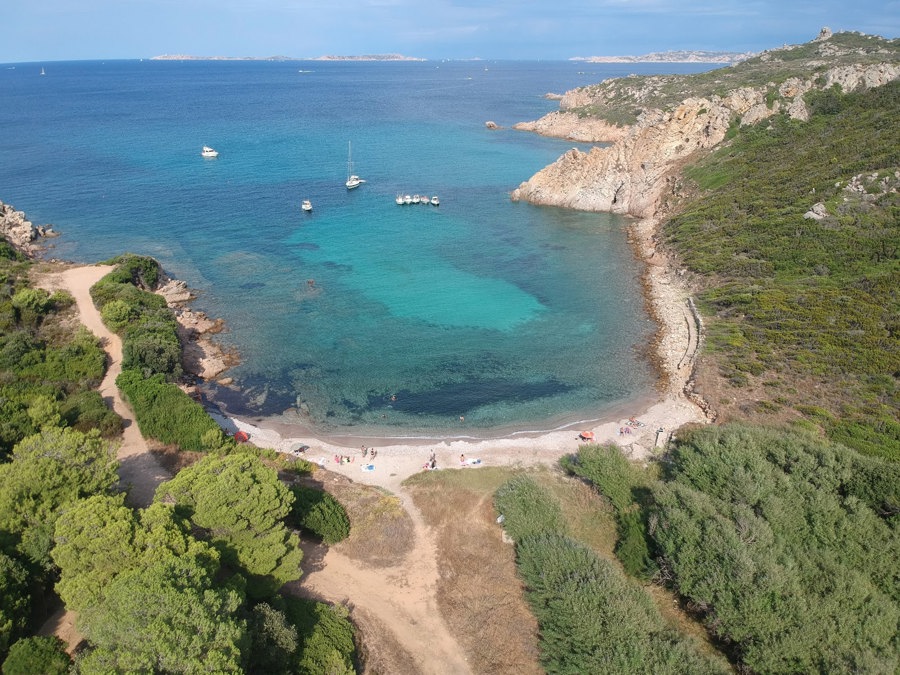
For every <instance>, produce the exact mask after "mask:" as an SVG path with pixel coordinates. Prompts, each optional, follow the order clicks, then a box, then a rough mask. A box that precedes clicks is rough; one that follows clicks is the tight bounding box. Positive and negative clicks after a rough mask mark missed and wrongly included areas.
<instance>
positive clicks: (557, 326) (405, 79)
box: [0, 60, 711, 437]
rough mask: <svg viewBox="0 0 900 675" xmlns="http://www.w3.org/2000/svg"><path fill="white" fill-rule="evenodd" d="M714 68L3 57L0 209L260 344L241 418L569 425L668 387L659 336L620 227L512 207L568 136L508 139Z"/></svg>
mask: <svg viewBox="0 0 900 675" xmlns="http://www.w3.org/2000/svg"><path fill="white" fill-rule="evenodd" d="M41 67H44V69H45V72H46V75H40V70H41ZM710 67H711V66H709V65H696V64H692V65H686V64H588V63H579V62H504V61H498V62H493V61H456V62H440V61H426V62H325V61H286V62H248V61H153V60H143V61H141V60H133V61H107V62H99V61H98V62H83V61H82V62H52V63H43V64H40V63H37V64H22V63H18V64H6V65H2V66H0V90H2V91H3V105H2V106H0V199H2V200H3V201H4V202H6V203H9V204H12V205H13V206H15V207H16V208H17V209H19V210H22V211H25V212H26V214H27V216H28V217H29V219H31V220H32V221H33V222H34V223H36V224H52V225H53V226H54V227H55V228H56V229H57V230H58V231H59V232H61V233H62V234H61V236H60V237H59V238H58V239H55V240H53V241H52V248H51V249H50V250H49V251H48V256H52V257H56V258H62V259H67V260H72V261H77V262H84V263H91V262H96V261H100V260H105V259H108V258H110V257H112V256H115V255H117V254H119V253H121V252H124V251H130V252H135V253H140V254H146V255H150V256H153V257H155V258H157V259H158V260H159V261H160V262H161V263H162V265H163V266H164V268H165V270H166V271H167V273H169V274H170V275H172V276H175V277H178V278H181V279H184V280H185V281H187V283H188V284H189V285H190V286H191V287H192V288H194V289H196V292H197V294H198V299H197V300H196V301H195V303H194V305H193V306H194V308H195V309H199V310H203V311H205V312H207V313H208V314H209V315H210V316H213V317H222V318H224V319H225V320H226V322H227V326H228V330H227V332H225V333H224V334H222V335H221V336H220V340H221V341H222V342H223V343H225V344H226V345H227V346H229V347H232V348H234V349H236V350H237V351H238V352H239V353H240V356H241V364H240V365H239V366H237V367H235V368H234V369H233V370H231V371H230V372H229V373H228V375H230V376H232V377H233V378H234V380H235V383H236V385H237V387H238V389H237V390H228V389H222V388H211V391H212V393H213V395H214V398H215V399H216V400H217V401H219V402H220V403H221V404H222V405H223V406H225V407H226V408H227V410H228V412H232V413H235V414H244V415H253V416H256V417H260V418H264V417H269V416H277V417H278V418H279V420H280V421H284V420H289V421H290V420H294V421H297V422H298V423H303V424H306V425H308V426H310V427H312V428H313V430H314V431H316V432H318V433H323V434H326V433H350V434H359V435H380V436H392V437H397V436H402V437H407V436H409V437H415V436H435V435H445V434H448V433H452V434H455V435H472V436H487V435H491V434H494V433H499V432H500V431H501V430H502V431H509V430H512V429H516V430H522V431H543V430H549V429H554V428H560V427H561V426H564V425H567V424H572V423H575V422H577V421H581V420H590V419H597V418H598V417H600V416H601V415H602V414H603V413H604V411H608V410H609V409H611V408H613V407H621V406H623V405H626V404H627V403H628V402H630V401H635V400H638V399H639V398H641V397H642V396H645V395H646V394H647V393H648V392H649V391H650V389H651V388H652V384H653V379H654V374H653V371H652V368H651V366H650V364H649V360H648V358H647V347H648V342H649V340H650V339H651V336H652V333H653V330H654V325H653V324H652V322H651V321H650V320H649V317H648V316H647V313H646V310H645V307H644V303H643V299H642V296H641V286H640V281H639V275H640V268H639V266H638V265H636V264H635V261H634V258H633V255H632V252H631V250H630V248H629V245H628V244H627V241H626V236H625V230H624V228H625V221H624V220H623V219H621V218H619V217H615V216H611V215H608V214H588V213H580V212H575V211H569V210H564V209H557V208H542V207H535V206H532V205H529V204H522V203H513V202H511V201H510V200H509V192H510V191H511V190H512V189H514V188H515V187H517V186H518V184H519V183H521V182H522V181H524V180H527V179H528V178H529V177H531V176H532V175H533V174H534V173H535V172H537V171H538V170H539V169H541V168H542V167H544V166H546V165H547V164H549V163H551V162H553V161H554V160H555V159H556V158H557V157H559V156H560V155H561V154H562V153H564V152H565V151H566V150H568V149H569V148H570V147H572V143H571V142H566V141H561V140H554V139H546V138H542V137H539V136H537V135H533V134H529V133H524V132H517V131H514V130H512V129H511V128H510V127H511V126H512V125H513V124H514V123H516V122H518V121H526V120H533V119H537V118H538V117H540V116H542V115H544V114H545V113H547V112H550V111H552V110H556V109H557V108H558V103H557V102H556V101H553V100H549V99H547V98H546V97H545V94H546V93H548V92H556V93H563V92H564V91H566V90H568V89H571V88H574V87H576V86H581V85H587V84H592V83H596V82H599V81H601V80H603V79H606V78H608V77H615V76H622V75H626V74H628V73H632V72H638V73H646V74H650V73H660V72H697V71H700V70H705V69H709V68H710ZM488 120H491V121H493V122H495V123H496V124H498V125H499V126H500V127H501V128H500V129H497V130H489V129H487V128H486V127H485V122H486V121H488ZM203 145H210V146H212V147H214V148H215V149H216V150H218V151H219V153H220V154H219V156H218V158H215V159H204V158H201V156H200V150H201V147H202V146H203ZM581 147H582V148H583V149H586V148H585V146H583V145H582V146H581ZM351 149H352V161H353V172H354V173H357V174H359V175H360V176H361V177H362V178H363V179H365V181H366V182H365V183H364V184H363V185H362V186H361V187H359V188H358V189H356V190H353V191H348V190H347V189H346V188H345V187H344V181H345V180H346V177H347V172H348V159H350V158H351V157H350V154H351V153H350V151H351ZM398 194H422V195H428V196H432V195H438V196H439V198H440V206H437V207H435V206H431V205H408V206H397V205H396V204H395V202H394V199H395V197H396V196H397V195H398ZM303 199H309V200H311V202H312V204H313V211H312V212H311V213H305V212H303V211H302V210H301V209H300V203H301V201H302V200H303ZM285 413H286V414H285Z"/></svg>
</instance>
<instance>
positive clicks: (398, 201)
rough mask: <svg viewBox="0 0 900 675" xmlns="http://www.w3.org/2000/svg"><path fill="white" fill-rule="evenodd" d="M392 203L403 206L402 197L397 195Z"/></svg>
mask: <svg viewBox="0 0 900 675" xmlns="http://www.w3.org/2000/svg"><path fill="white" fill-rule="evenodd" d="M394 201H395V202H397V206H403V195H397V198H396V199H395V200H394Z"/></svg>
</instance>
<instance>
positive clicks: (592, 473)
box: [562, 445, 656, 579]
mask: <svg viewBox="0 0 900 675" xmlns="http://www.w3.org/2000/svg"><path fill="white" fill-rule="evenodd" d="M562 466H563V468H564V469H566V470H567V471H568V472H570V473H572V474H575V475H576V476H580V477H582V478H585V479H587V480H589V481H591V483H593V484H594V486H595V487H596V488H597V490H598V491H599V492H600V494H602V495H603V496H605V497H606V498H607V499H609V501H610V502H611V503H612V505H613V508H614V509H615V511H616V530H617V534H618V540H617V542H616V549H615V553H616V557H618V558H619V561H620V562H621V563H622V566H623V567H624V568H625V571H626V572H628V573H629V574H630V575H632V576H635V577H639V578H644V579H649V578H650V577H652V576H653V574H654V573H655V572H656V564H655V562H654V557H655V556H654V554H655V549H654V546H653V542H652V539H651V538H650V536H649V535H648V534H647V522H646V513H647V512H646V510H644V509H642V508H641V506H647V502H648V501H649V499H648V497H647V495H648V494H649V492H648V489H647V488H648V486H649V485H650V484H651V481H650V480H649V479H648V477H647V475H646V472H644V471H643V470H641V469H640V468H639V467H637V466H635V465H634V464H633V463H632V462H630V461H629V460H628V459H626V457H625V456H624V455H623V454H622V452H621V450H619V448H618V447H616V446H615V445H586V446H583V447H582V448H581V449H580V450H579V452H578V455H577V456H575V457H574V458H573V457H567V458H565V459H564V460H563V462H562ZM639 496H640V498H639Z"/></svg>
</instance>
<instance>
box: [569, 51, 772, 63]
mask: <svg viewBox="0 0 900 675" xmlns="http://www.w3.org/2000/svg"><path fill="white" fill-rule="evenodd" d="M754 56H756V54H754V53H753V52H707V51H702V50H693V51H686V50H681V51H668V52H652V53H650V54H644V55H643V56H574V57H572V58H571V59H569V60H570V61H587V62H588V63H728V64H735V63H740V62H741V61H746V60H747V59H749V58H752V57H754Z"/></svg>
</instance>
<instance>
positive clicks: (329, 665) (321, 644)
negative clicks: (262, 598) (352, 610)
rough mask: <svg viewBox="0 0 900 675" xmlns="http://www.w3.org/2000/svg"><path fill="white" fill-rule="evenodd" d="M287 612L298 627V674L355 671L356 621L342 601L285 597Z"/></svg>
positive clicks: (348, 673) (347, 674)
mask: <svg viewBox="0 0 900 675" xmlns="http://www.w3.org/2000/svg"><path fill="white" fill-rule="evenodd" d="M282 600H283V602H284V613H285V615H286V616H287V617H288V619H289V620H290V622H291V623H292V624H293V625H294V626H296V627H297V632H298V634H299V637H300V649H299V650H298V651H297V659H296V661H295V664H294V672H296V673H298V674H299V675H319V674H320V673H329V674H332V675H353V674H354V673H355V672H356V670H355V668H354V661H355V659H356V647H355V645H354V641H353V638H354V632H353V625H352V624H351V623H350V622H349V621H348V620H347V614H348V612H347V609H346V608H345V607H344V606H343V605H326V604H323V603H321V602H315V601H312V600H305V599H303V598H294V597H284V598H282Z"/></svg>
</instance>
